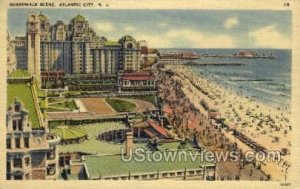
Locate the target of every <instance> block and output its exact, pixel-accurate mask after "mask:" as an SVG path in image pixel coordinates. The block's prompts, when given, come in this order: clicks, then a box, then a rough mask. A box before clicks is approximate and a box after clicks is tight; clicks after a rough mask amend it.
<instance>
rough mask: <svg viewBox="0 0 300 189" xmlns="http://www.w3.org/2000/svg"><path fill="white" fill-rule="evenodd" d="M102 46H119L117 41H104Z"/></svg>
mask: <svg viewBox="0 0 300 189" xmlns="http://www.w3.org/2000/svg"><path fill="white" fill-rule="evenodd" d="M104 46H109V47H111V46H113V47H116V46H117V47H119V46H120V43H118V42H117V41H105V43H104Z"/></svg>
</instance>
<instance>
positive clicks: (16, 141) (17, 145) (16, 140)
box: [15, 138, 21, 148]
mask: <svg viewBox="0 0 300 189" xmlns="http://www.w3.org/2000/svg"><path fill="white" fill-rule="evenodd" d="M15 143H16V148H21V144H20V138H16V139H15Z"/></svg>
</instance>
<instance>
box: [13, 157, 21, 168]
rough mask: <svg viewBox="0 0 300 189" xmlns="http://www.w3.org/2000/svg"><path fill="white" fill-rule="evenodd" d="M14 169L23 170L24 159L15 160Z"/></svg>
mask: <svg viewBox="0 0 300 189" xmlns="http://www.w3.org/2000/svg"><path fill="white" fill-rule="evenodd" d="M14 168H22V158H15V159H14Z"/></svg>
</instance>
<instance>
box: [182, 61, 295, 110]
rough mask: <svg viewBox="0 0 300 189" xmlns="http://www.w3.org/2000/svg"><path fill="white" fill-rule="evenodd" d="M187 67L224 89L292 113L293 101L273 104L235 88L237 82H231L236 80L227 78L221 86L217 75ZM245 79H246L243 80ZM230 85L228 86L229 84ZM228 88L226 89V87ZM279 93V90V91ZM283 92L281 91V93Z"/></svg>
mask: <svg viewBox="0 0 300 189" xmlns="http://www.w3.org/2000/svg"><path fill="white" fill-rule="evenodd" d="M185 67H186V68H188V69H190V70H191V71H192V72H193V73H194V74H195V75H197V76H200V77H207V78H209V80H211V81H213V82H214V83H215V85H218V86H219V87H222V88H223V89H224V90H231V91H233V92H235V93H240V94H239V95H240V96H242V97H244V98H249V99H251V100H252V101H255V102H257V103H260V104H263V105H266V106H269V107H270V108H272V109H278V108H279V109H280V110H281V111H288V112H289V114H290V112H291V103H288V104H286V103H277V104H274V105H272V104H271V102H267V101H264V100H262V99H261V98H255V97H253V96H251V94H248V93H246V92H245V91H241V90H239V89H238V88H235V87H233V85H236V84H233V85H230V84H232V83H233V82H234V81H231V80H228V81H227V80H226V81H224V83H226V87H224V86H221V84H222V83H221V82H220V81H218V79H217V78H218V77H215V76H211V75H210V74H208V73H206V74H202V73H199V72H197V69H195V68H194V67H192V66H191V67H189V66H185ZM243 81H246V80H243ZM247 81H254V82H255V81H258V80H247ZM227 85H228V86H227ZM225 88H226V89H225ZM255 89H256V90H259V91H264V90H268V89H260V88H255ZM278 93H279V92H278ZM272 94H274V93H272ZM280 94H281V93H280ZM289 97H290V98H291V96H289ZM285 100H288V101H291V99H285ZM285 100H284V101H285ZM281 101H283V100H282V99H281Z"/></svg>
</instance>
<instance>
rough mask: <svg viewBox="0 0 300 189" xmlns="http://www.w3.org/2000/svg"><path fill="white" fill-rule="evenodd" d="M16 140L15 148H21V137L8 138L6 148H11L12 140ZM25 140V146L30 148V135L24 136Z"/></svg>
mask: <svg viewBox="0 0 300 189" xmlns="http://www.w3.org/2000/svg"><path fill="white" fill-rule="evenodd" d="M12 140H14V141H15V146H14V147H15V148H21V138H15V139H10V138H8V139H6V148H7V149H11V148H12V147H13V146H12V143H11V141H12ZM23 142H24V148H29V137H24V138H23Z"/></svg>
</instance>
